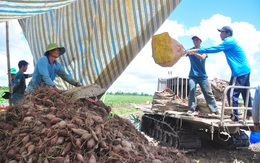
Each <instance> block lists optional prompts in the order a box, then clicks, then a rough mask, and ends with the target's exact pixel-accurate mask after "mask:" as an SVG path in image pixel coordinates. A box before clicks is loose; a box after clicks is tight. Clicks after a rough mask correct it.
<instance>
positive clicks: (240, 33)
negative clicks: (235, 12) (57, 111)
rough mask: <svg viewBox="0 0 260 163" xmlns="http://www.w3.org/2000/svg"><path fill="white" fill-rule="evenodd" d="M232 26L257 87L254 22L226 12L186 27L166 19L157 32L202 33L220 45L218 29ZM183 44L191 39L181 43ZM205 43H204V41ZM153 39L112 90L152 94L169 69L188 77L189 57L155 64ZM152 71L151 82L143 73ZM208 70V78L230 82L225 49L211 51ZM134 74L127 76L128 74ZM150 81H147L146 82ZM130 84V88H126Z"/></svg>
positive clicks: (259, 41) (178, 34)
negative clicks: (165, 64) (235, 18)
mask: <svg viewBox="0 0 260 163" xmlns="http://www.w3.org/2000/svg"><path fill="white" fill-rule="evenodd" d="M225 25H229V26H231V27H232V28H233V31H234V37H235V38H236V40H237V41H238V43H239V44H240V45H241V46H242V47H243V49H244V50H245V52H246V55H247V58H248V61H249V63H250V65H251V66H252V72H251V86H257V85H259V84H260V83H259V82H258V81H257V80H256V76H260V72H259V70H258V67H256V65H257V63H258V64H260V60H256V59H255V57H254V54H255V53H257V52H258V53H259V52H260V47H259V44H260V40H259V38H260V34H259V33H260V31H257V30H256V29H255V28H254V26H253V25H252V24H249V23H247V22H234V23H232V19H231V18H230V17H226V16H223V15H219V14H216V15H213V16H212V17H211V18H210V19H207V20H202V21H201V22H200V25H199V26H194V27H191V28H186V27H185V26H184V25H183V24H178V23H177V22H176V21H170V20H166V21H165V23H164V24H163V25H162V26H161V27H160V29H159V30H158V31H157V32H156V34H158V33H162V32H169V34H170V35H171V37H173V38H174V39H177V40H179V39H180V38H182V37H189V38H190V37H191V36H193V35H196V34H198V35H200V36H201V37H202V40H203V41H205V40H210V41H211V42H212V45H217V44H219V43H221V42H222V40H221V39H220V33H219V32H218V31H217V28H221V27H222V26H225ZM181 43H182V44H183V45H184V46H185V45H186V44H190V42H181ZM202 45H203V44H202ZM151 55H152V50H151V42H148V43H147V45H146V46H145V47H144V48H143V50H142V51H141V52H140V53H139V54H138V56H137V57H136V58H135V59H134V60H133V62H132V63H131V64H130V65H129V66H128V68H127V69H126V70H125V72H124V73H123V74H122V75H121V76H120V78H118V80H117V81H116V82H115V83H114V84H113V85H112V87H111V88H110V89H109V91H114V92H116V91H117V90H120V91H124V90H123V88H124V89H125V90H126V91H125V92H145V93H149V94H153V92H154V91H156V89H157V81H158V78H165V77H167V76H168V71H172V77H187V76H188V73H189V69H190V63H189V60H188V59H187V58H181V59H180V60H179V61H178V62H177V63H176V64H175V65H174V66H172V67H170V68H163V67H160V66H158V65H157V64H155V63H154V61H153V58H152V57H151ZM144 71H145V74H146V75H148V74H150V75H151V77H152V78H149V81H147V80H145V76H144V73H143V72H144ZM206 71H207V74H208V76H209V79H213V78H215V77H216V78H220V79H224V80H227V81H229V79H230V76H231V71H230V68H229V67H228V65H227V62H226V58H225V55H224V53H223V52H220V53H216V54H209V57H208V59H207V62H206ZM129 73H131V74H135V75H131V76H128V75H127V74H129ZM148 82H149V83H150V84H147V83H148ZM125 87H127V89H126V88H125Z"/></svg>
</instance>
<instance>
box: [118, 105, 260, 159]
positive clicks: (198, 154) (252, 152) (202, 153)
mask: <svg viewBox="0 0 260 163" xmlns="http://www.w3.org/2000/svg"><path fill="white" fill-rule="evenodd" d="M131 107H133V106H132V105H129V106H127V105H124V106H117V107H115V108H113V109H120V108H124V109H126V108H131ZM147 138H148V140H149V141H151V142H152V143H153V144H158V143H155V141H154V139H152V138H149V137H147ZM185 155H186V157H188V158H189V160H190V162H191V163H259V162H260V143H258V144H251V145H250V146H249V148H248V149H240V150H230V149H225V148H223V147H219V146H217V145H216V144H214V143H212V142H209V141H202V147H201V148H200V149H199V150H197V151H194V152H188V153H185Z"/></svg>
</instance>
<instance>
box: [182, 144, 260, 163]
mask: <svg viewBox="0 0 260 163" xmlns="http://www.w3.org/2000/svg"><path fill="white" fill-rule="evenodd" d="M186 156H187V157H188V158H189V159H190V161H191V162H192V163H195V162H196V163H204V162H205V163H208V162H209V163H258V162H260V144H251V145H250V146H249V149H240V150H228V149H224V148H223V147H222V148H221V147H217V146H215V145H214V144H212V143H210V142H204V143H203V144H202V148H201V149H199V150H197V151H195V152H193V153H186Z"/></svg>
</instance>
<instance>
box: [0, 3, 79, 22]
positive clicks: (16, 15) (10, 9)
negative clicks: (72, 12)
mask: <svg viewBox="0 0 260 163" xmlns="http://www.w3.org/2000/svg"><path fill="white" fill-rule="evenodd" d="M75 1H76V0H52V1H50V0H0V22H4V21H8V20H12V19H21V18H25V17H29V16H33V15H35V14H42V13H45V12H49V11H51V10H53V9H58V8H61V7H63V6H66V5H69V4H71V3H72V2H75Z"/></svg>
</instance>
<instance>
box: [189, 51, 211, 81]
mask: <svg viewBox="0 0 260 163" xmlns="http://www.w3.org/2000/svg"><path fill="white" fill-rule="evenodd" d="M191 49H194V48H191ZM187 57H189V59H190V64H191V66H190V72H189V77H208V75H207V73H206V69H205V63H206V58H207V57H208V55H207V54H206V58H205V59H203V60H202V59H199V58H198V57H196V56H195V55H189V54H188V55H187Z"/></svg>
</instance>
